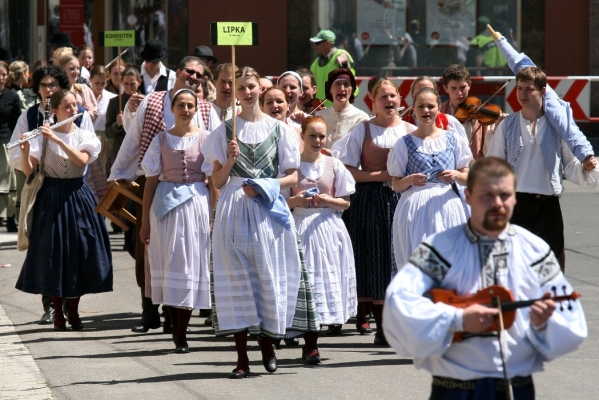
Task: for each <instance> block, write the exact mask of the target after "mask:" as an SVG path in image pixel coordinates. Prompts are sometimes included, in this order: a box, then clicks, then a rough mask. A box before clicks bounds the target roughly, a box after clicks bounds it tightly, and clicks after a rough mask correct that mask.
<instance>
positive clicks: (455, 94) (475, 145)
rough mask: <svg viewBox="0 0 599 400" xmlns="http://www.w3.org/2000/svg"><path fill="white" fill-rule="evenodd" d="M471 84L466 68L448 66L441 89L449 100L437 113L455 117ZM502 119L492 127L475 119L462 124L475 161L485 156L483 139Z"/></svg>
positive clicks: (491, 132)
mask: <svg viewBox="0 0 599 400" xmlns="http://www.w3.org/2000/svg"><path fill="white" fill-rule="evenodd" d="M471 83H472V80H471V79H470V73H469V72H468V70H467V69H466V67H464V66H463V65H458V64H453V65H450V66H449V67H448V68H447V69H446V70H445V71H444V72H443V89H445V92H447V94H448V95H449V100H447V101H445V102H443V103H441V107H439V111H441V112H442V113H444V114H448V115H455V113H456V110H457V109H458V107H459V106H460V105H461V104H462V103H464V102H465V101H466V100H467V99H468V93H469V92H470V86H471ZM502 117H503V115H502V116H500V117H499V119H498V120H497V121H496V122H495V124H492V125H483V124H481V123H480V122H479V121H478V119H476V118H472V119H470V121H468V122H464V123H463V126H464V129H465V130H466V135H467V136H468V140H469V142H470V150H471V151H472V156H473V157H474V160H475V161H476V160H478V159H479V158H482V157H484V156H485V151H486V149H487V147H488V146H487V145H485V139H487V138H488V137H491V135H492V134H493V130H494V128H495V126H496V125H497V124H499V122H501V120H502Z"/></svg>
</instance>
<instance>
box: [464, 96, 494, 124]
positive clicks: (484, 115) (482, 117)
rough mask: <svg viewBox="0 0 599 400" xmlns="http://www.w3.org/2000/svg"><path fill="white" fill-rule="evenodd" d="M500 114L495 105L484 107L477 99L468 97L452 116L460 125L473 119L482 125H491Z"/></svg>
mask: <svg viewBox="0 0 599 400" xmlns="http://www.w3.org/2000/svg"><path fill="white" fill-rule="evenodd" d="M489 100H490V99H489ZM501 114H502V111H501V107H499V106H498V105H497V104H489V105H485V104H483V102H482V101H481V100H480V99H479V98H478V97H474V96H470V97H468V98H467V99H466V100H465V101H464V102H463V103H461V104H460V105H458V107H457V108H456V110H455V113H454V114H453V116H454V117H456V118H457V119H458V121H460V122H461V123H464V122H468V121H470V120H473V119H474V120H477V121H478V122H480V123H481V124H482V125H493V124H494V123H495V122H496V121H497V119H499V117H501Z"/></svg>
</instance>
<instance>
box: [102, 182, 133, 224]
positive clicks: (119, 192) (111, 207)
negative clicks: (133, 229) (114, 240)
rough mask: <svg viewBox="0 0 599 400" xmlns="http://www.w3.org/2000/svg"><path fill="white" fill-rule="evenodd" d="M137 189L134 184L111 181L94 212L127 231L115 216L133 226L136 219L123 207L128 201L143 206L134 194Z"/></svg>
mask: <svg viewBox="0 0 599 400" xmlns="http://www.w3.org/2000/svg"><path fill="white" fill-rule="evenodd" d="M138 189H139V185H138V184H137V183H135V182H127V181H123V180H119V181H112V182H111V183H110V185H108V190H107V191H106V193H105V194H104V197H102V200H100V202H99V203H98V206H97V207H96V212H98V213H100V214H102V215H103V216H105V217H106V218H108V219H109V220H111V221H112V222H114V223H115V224H116V225H118V226H120V227H121V228H122V229H123V230H124V231H128V230H129V227H128V226H127V224H125V223H124V222H123V221H121V220H120V219H119V218H117V217H116V216H115V214H118V215H121V216H122V217H124V218H126V219H127V220H129V221H131V222H132V223H133V224H135V222H136V220H137V219H136V218H135V216H134V215H132V214H131V213H130V212H129V211H127V210H126V209H125V206H126V205H127V202H128V201H129V200H133V201H135V202H136V203H137V204H139V205H140V206H141V205H142V204H143V201H142V199H141V198H140V197H138V196H137V195H136V194H135V192H137V190H138Z"/></svg>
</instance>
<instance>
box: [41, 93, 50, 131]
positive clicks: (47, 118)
mask: <svg viewBox="0 0 599 400" xmlns="http://www.w3.org/2000/svg"><path fill="white" fill-rule="evenodd" d="M49 122H50V99H46V111H45V112H44V122H43V124H42V125H44V124H47V123H49Z"/></svg>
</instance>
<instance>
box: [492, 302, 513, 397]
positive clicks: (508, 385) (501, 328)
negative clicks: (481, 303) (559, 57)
mask: <svg viewBox="0 0 599 400" xmlns="http://www.w3.org/2000/svg"><path fill="white" fill-rule="evenodd" d="M494 303H495V305H496V306H497V310H498V314H497V319H498V320H499V330H498V331H497V340H498V341H499V353H500V355H501V366H502V367H503V380H504V381H505V390H506V393H507V399H508V400H514V391H513V388H512V381H510V379H509V378H508V376H507V369H506V367H505V353H504V351H503V343H502V339H501V335H502V333H504V332H505V328H504V326H503V312H502V308H501V299H500V298H499V296H497V297H495V301H494Z"/></svg>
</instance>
